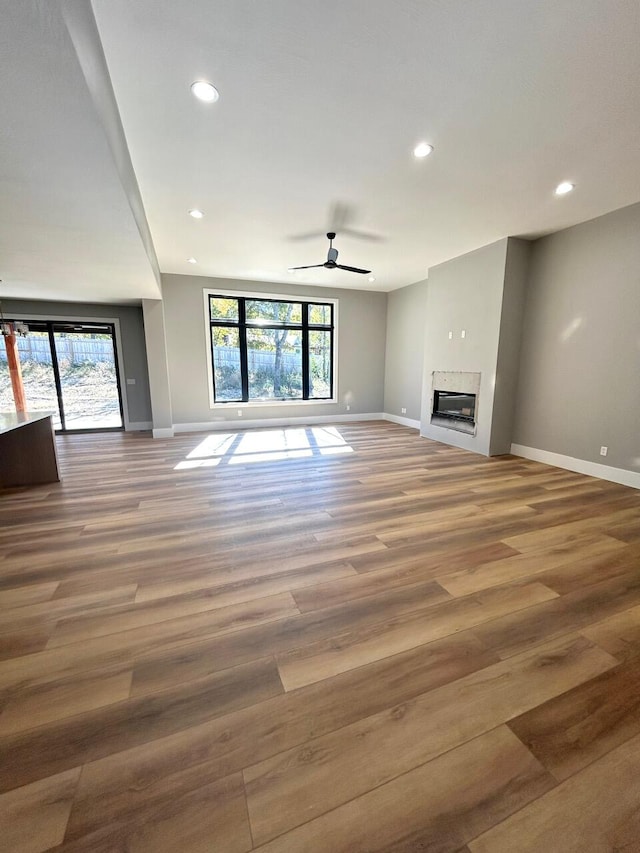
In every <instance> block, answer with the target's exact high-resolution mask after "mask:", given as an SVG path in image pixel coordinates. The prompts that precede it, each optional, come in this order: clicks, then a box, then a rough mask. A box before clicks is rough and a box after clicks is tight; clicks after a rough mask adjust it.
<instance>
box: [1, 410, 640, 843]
mask: <svg viewBox="0 0 640 853" xmlns="http://www.w3.org/2000/svg"><path fill="white" fill-rule="evenodd" d="M58 445H59V452H60V457H61V467H62V472H63V477H64V479H63V481H62V483H60V484H55V485H51V486H41V487H35V488H30V489H14V490H11V491H6V492H4V493H1V494H0V849H2V850H3V851H7V853H41V851H46V850H53V851H59V853H72V851H74V853H75V851H87V853H125V851H126V853H164V851H167V853H175V851H180V853H246V851H250V850H259V851H261V853H365V851H366V853H390V851H398V852H399V853H409V851H437V853H529V851H530V853H539V851H544V853H554V851H558V853H572V851H575V853H601V851H624V853H633V851H636V853H637V851H640V492H638V491H636V490H634V489H630V488H626V487H624V486H619V485H615V484H613V483H608V482H604V481H600V480H595V479H592V478H589V477H586V476H582V475H579V474H574V473H571V472H568V471H564V470H561V469H557V468H550V467H548V466H545V465H542V464H539V463H535V462H529V461H526V460H523V459H518V458H515V457H509V456H506V457H500V458H493V459H485V458H483V457H480V456H476V455H473V454H470V453H467V452H464V451H461V450H457V449H454V448H450V447H447V446H445V445H441V444H437V443H435V442H431V441H428V440H426V439H422V438H420V437H419V436H418V435H417V433H416V432H415V431H414V430H410V429H406V428H404V427H401V426H397V425H394V424H390V423H387V422H376V423H362V424H357V423H355V424H354V423H351V424H348V425H343V424H340V425H337V426H335V427H324V426H322V427H318V426H316V427H309V428H306V429H304V428H295V429H287V430H283V429H272V430H263V431H253V432H247V433H233V434H229V435H219V434H212V435H210V436H208V435H206V434H197V435H182V436H178V437H176V438H174V439H170V440H162V441H153V440H152V439H151V438H150V437H149V436H148V435H142V434H138V435H123V434H102V435H77V436H65V437H59V438H58Z"/></svg>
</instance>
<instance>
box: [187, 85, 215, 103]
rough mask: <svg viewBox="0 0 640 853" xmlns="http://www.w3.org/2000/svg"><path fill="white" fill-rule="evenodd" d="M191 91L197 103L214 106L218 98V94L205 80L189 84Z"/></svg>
mask: <svg viewBox="0 0 640 853" xmlns="http://www.w3.org/2000/svg"><path fill="white" fill-rule="evenodd" d="M191 91H192V92H193V94H194V95H195V96H196V98H197V99H198V100H199V101H204V102H205V104H214V103H215V102H216V101H217V100H218V98H219V97H220V92H218V90H217V89H216V87H215V86H214V85H213V83H209V82H208V81H207V80H196V81H195V83H192V84H191Z"/></svg>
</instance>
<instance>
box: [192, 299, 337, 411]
mask: <svg viewBox="0 0 640 853" xmlns="http://www.w3.org/2000/svg"><path fill="white" fill-rule="evenodd" d="M213 299H234V300H237V302H238V319H237V320H227V319H223V318H219V317H216V318H215V319H212V317H211V302H212V300H213ZM247 302H275V303H278V304H291V305H300V306H301V309H302V316H301V320H300V322H286V323H285V322H280V323H279V322H273V323H268V322H263V321H260V322H256V321H251V320H247V313H246V304H247ZM313 305H321V306H323V307H327V308H329V310H330V318H331V319H330V322H329V323H328V324H327V323H311V322H309V307H310V306H313ZM335 309H336V303H335V301H334V300H326V301H325V300H322V299H320V298H317V299H308V298H307V299H302V298H291V297H290V296H288V297H284V296H274V295H272V294H270V295H263V294H246V293H245V294H238V293H217V292H215V293H214V292H213V291H208V292H207V317H208V329H209V352H210V363H211V382H212V387H213V398H212V399H213V404H214V405H215V406H226V405H231V406H237V405H238V404H239V403H241V404H242V405H251V404H273V405H276V404H285V405H292V404H296V403H315V402H318V403H327V402H331V401H333V400H334V399H335V358H334V355H335V331H336V322H335V318H336V310H335ZM221 327H222V328H230V329H237V330H238V346H239V350H240V375H241V388H242V396H241V397H238V398H236V399H233V400H218V399H216V379H215V377H216V365H215V347H214V344H213V329H214V328H221ZM247 329H261V330H269V329H275V330H282V329H287V330H291V331H296V332H299V333H300V335H301V350H302V396H301V397H257V398H250V397H249V368H248V354H247ZM309 332H329V334H330V360H329V367H330V379H329V396H327V397H310V396H309V390H310V389H309V386H310V382H309V357H310V352H309Z"/></svg>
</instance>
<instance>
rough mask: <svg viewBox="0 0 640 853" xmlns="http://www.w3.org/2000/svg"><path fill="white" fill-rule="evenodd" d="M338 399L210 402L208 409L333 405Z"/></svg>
mask: <svg viewBox="0 0 640 853" xmlns="http://www.w3.org/2000/svg"><path fill="white" fill-rule="evenodd" d="M337 402H338V401H337V400H336V399H335V397H333V398H331V399H330V400H251V402H249V403H242V402H237V401H236V402H228V403H211V404H210V405H209V408H210V409H234V408H235V409H263V408H265V407H266V406H269V407H274V406H278V407H280V406H319V405H329V406H331V405H334V406H335V404H336V403H337Z"/></svg>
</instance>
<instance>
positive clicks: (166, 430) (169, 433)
mask: <svg viewBox="0 0 640 853" xmlns="http://www.w3.org/2000/svg"><path fill="white" fill-rule="evenodd" d="M174 429H175V427H162V428H160V429H154V430H153V437H154V438H173V434H174Z"/></svg>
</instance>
